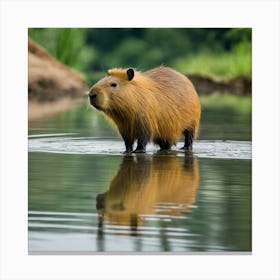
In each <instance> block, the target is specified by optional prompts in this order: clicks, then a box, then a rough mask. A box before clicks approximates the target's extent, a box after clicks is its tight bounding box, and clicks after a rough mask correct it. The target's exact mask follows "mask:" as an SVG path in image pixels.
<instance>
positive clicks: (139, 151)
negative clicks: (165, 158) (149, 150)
mask: <svg viewBox="0 0 280 280" xmlns="http://www.w3.org/2000/svg"><path fill="white" fill-rule="evenodd" d="M133 153H135V154H145V153H146V150H145V149H136V150H134V151H133Z"/></svg>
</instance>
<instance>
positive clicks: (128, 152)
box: [123, 150, 132, 155]
mask: <svg viewBox="0 0 280 280" xmlns="http://www.w3.org/2000/svg"><path fill="white" fill-rule="evenodd" d="M131 153H132V150H125V151H124V152H123V154H124V155H130V154H131Z"/></svg>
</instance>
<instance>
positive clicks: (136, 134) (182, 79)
mask: <svg viewBox="0 0 280 280" xmlns="http://www.w3.org/2000/svg"><path fill="white" fill-rule="evenodd" d="M89 98H90V103H91V105H92V106H94V107H95V108H96V109H98V110H101V111H103V112H104V113H105V115H106V116H108V117H109V118H110V119H112V120H113V121H114V122H115V124H116V125H117V127H118V129H119V131H120V134H121V136H122V138H123V140H124V143H125V147H126V151H125V152H126V153H131V152H132V151H133V144H134V142H135V141H136V140H137V147H136V149H135V151H134V152H135V153H143V152H145V149H146V145H147V143H148V142H153V143H155V144H158V145H159V146H160V148H161V149H170V148H171V146H172V145H175V144H176V142H177V141H178V139H179V138H180V136H181V135H182V133H183V135H184V136H185V144H184V147H183V148H184V149H186V150H191V149H192V142H193V139H194V138H196V136H197V133H198V129H199V119H200V111H201V109H200V102H199V97H198V95H197V93H196V91H195V88H194V86H193V84H192V83H191V81H190V80H189V79H188V78H187V77H186V76H184V75H183V74H181V73H179V72H177V71H175V70H173V69H171V68H169V67H163V66H160V67H156V68H153V69H151V70H148V71H146V72H142V73H141V72H138V71H135V70H134V69H132V68H128V69H111V70H108V73H107V76H106V77H104V78H103V79H101V80H100V81H99V82H97V83H96V84H95V85H94V86H92V88H91V89H90V90H89Z"/></svg>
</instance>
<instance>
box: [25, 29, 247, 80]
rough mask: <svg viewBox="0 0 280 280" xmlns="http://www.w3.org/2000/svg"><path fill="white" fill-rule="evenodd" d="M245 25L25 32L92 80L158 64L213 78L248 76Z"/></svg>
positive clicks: (60, 59) (36, 30) (63, 61)
mask: <svg viewBox="0 0 280 280" xmlns="http://www.w3.org/2000/svg"><path fill="white" fill-rule="evenodd" d="M251 35H252V34H251V29H249V28H175V29H174V28H106V29H104V28H85V29H81V28H44V29H43V28H31V29H29V36H30V37H31V38H32V39H33V40H34V41H36V42H37V43H39V44H40V45H42V46H44V48H46V49H47V50H48V51H49V52H50V54H52V55H53V56H54V57H55V58H56V59H58V60H59V61H61V62H62V63H64V64H65V65H68V66H70V67H72V68H74V69H76V70H78V71H79V72H81V73H83V76H84V77H85V78H86V80H87V82H88V84H89V85H90V84H92V83H94V82H95V81H96V80H97V79H99V78H100V77H102V76H103V75H104V72H105V71H106V70H107V69H109V68H112V67H128V66H132V67H135V68H137V69H139V70H142V71H144V70H147V69H149V68H152V67H156V66H159V65H166V66H170V67H174V68H175V69H177V70H178V71H181V72H183V73H185V74H200V75H202V76H205V77H210V78H216V79H219V80H221V79H230V78H235V77H240V76H244V77H250V76H251Z"/></svg>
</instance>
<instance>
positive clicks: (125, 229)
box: [28, 96, 252, 254]
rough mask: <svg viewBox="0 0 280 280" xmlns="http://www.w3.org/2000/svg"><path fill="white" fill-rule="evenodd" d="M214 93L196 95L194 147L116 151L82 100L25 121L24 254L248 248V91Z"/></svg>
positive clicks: (115, 140)
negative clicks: (187, 149)
mask: <svg viewBox="0 0 280 280" xmlns="http://www.w3.org/2000/svg"><path fill="white" fill-rule="evenodd" d="M218 100H219V102H217V97H211V98H205V99H204V98H203V99H202V105H203V107H202V108H203V112H202V120H201V131H200V138H199V140H198V141H196V142H195V143H194V153H193V155H190V154H184V153H182V152H180V151H179V150H178V149H175V148H174V149H173V151H172V152H170V153H167V154H161V153H158V152H157V148H156V147H153V146H152V145H150V146H149V148H148V152H147V154H146V155H138V156H136V155H134V156H123V155H122V153H121V152H122V151H123V150H124V145H123V143H122V141H121V140H120V138H119V136H118V133H117V132H116V131H115V130H114V129H113V127H112V126H111V125H110V124H109V123H108V122H107V121H106V120H105V119H104V118H103V117H102V115H101V114H100V113H99V112H97V111H95V110H93V109H91V108H89V106H88V105H87V103H86V102H85V103H84V104H83V105H81V106H80V107H78V108H76V109H74V110H72V111H69V112H64V113H61V114H59V115H57V116H55V117H51V118H48V119H46V120H41V121H35V122H30V123H29V156H28V183H29V186H28V198H29V200H28V208H29V209H28V210H29V215H28V217H29V252H30V253H79V254H80V253H99V252H118V253H127V252H131V253H133V252H134V253H135V252H137V253H138V252H144V253H153V252H157V253H158V252H173V253H175V252H180V253H192V252H235V251H238V252H250V251H251V250H252V243H251V216H252V213H251V194H252V185H251V156H250V155H251V142H250V141H251V104H250V99H247V98H232V97H226V96H225V97H219V98H218ZM217 140H219V141H217ZM220 140H222V141H220Z"/></svg>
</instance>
